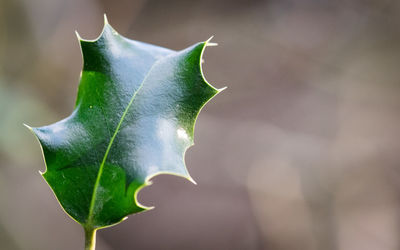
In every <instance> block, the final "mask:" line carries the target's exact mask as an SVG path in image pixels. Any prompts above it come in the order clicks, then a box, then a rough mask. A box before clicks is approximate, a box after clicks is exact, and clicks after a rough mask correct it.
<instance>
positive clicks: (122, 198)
mask: <svg viewBox="0 0 400 250" xmlns="http://www.w3.org/2000/svg"><path fill="white" fill-rule="evenodd" d="M78 37H79V35H78ZM79 40H80V44H81V48H82V54H83V61H84V63H83V70H82V74H81V80H80V84H79V90H78V96H77V100H76V104H75V108H74V111H73V112H72V114H71V115H70V116H69V117H67V118H65V119H63V120H61V121H59V122H57V123H54V124H51V125H49V126H44V127H39V128H32V131H33V132H34V134H35V135H36V137H37V139H38V140H39V142H40V144H41V146H42V150H43V155H44V159H45V163H46V166H47V169H46V172H45V173H43V177H44V179H45V180H46V181H47V183H48V184H49V185H50V187H51V188H52V190H53V191H54V194H55V195H56V197H57V199H58V201H59V202H60V204H61V205H62V207H63V208H64V210H65V211H66V212H67V213H68V214H69V215H70V216H71V217H72V218H73V219H75V220H76V221H77V222H78V223H80V224H81V225H82V226H83V227H84V228H85V229H86V230H87V231H89V232H90V231H91V230H92V231H93V230H95V229H98V228H103V227H107V226H110V225H113V224H116V223H119V222H120V221H122V220H123V219H124V218H125V217H126V216H127V215H129V214H132V213H137V212H140V211H143V210H146V209H149V208H148V207H145V206H143V205H141V204H140V203H139V202H138V200H137V194H138V192H139V190H140V189H141V188H143V187H145V186H147V185H149V184H150V182H149V179H151V178H152V177H153V176H155V175H159V174H173V175H178V176H182V177H184V178H187V179H189V180H191V181H192V179H191V177H190V175H189V173H188V171H187V170H186V167H185V163H184V154H185V151H186V149H187V148H188V147H190V146H191V145H193V130H194V124H195V121H196V118H197V116H198V113H199V112H200V110H201V108H202V107H203V106H204V105H205V104H206V103H207V102H208V101H209V100H210V99H211V98H212V97H213V96H214V95H216V94H217V93H218V92H219V91H221V90H218V89H215V88H214V87H212V86H211V85H210V84H208V83H207V82H206V80H205V79H204V77H203V73H202V69H201V58H202V54H203V51H204V49H205V47H206V46H209V45H213V44H211V43H209V41H206V42H201V43H198V44H195V45H193V46H191V47H189V48H187V49H184V50H181V51H173V50H169V49H166V48H161V47H158V46H154V45H150V44H146V43H142V42H137V41H133V40H129V39H127V38H125V37H123V36H121V35H119V34H118V33H117V32H116V31H115V30H114V29H113V28H112V27H111V26H110V25H109V24H108V23H107V21H106V22H105V25H104V28H103V31H102V33H101V35H100V37H99V38H97V39H96V40H93V41H88V40H82V39H80V38H79Z"/></svg>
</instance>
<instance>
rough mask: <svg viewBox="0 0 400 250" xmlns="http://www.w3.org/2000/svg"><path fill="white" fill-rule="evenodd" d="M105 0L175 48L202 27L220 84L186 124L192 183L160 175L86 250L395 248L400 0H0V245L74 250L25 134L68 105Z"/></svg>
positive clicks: (115, 21) (123, 29) (126, 20)
mask: <svg viewBox="0 0 400 250" xmlns="http://www.w3.org/2000/svg"><path fill="white" fill-rule="evenodd" d="M103 13H107V15H108V19H109V22H110V24H111V25H112V26H113V27H114V28H115V29H116V30H117V31H118V32H119V33H121V34H123V35H125V36H127V37H129V38H131V39H135V40H140V41H144V42H149V43H153V44H157V45H160V46H164V47H169V48H172V49H176V50H179V49H183V48H185V47H187V46H189V45H191V44H194V43H196V42H198V41H204V40H206V39H208V38H209V37H210V36H211V35H215V38H214V39H213V41H215V42H218V43H219V45H220V46H219V47H216V48H215V47H213V48H208V49H207V50H206V53H205V62H206V63H205V64H204V72H205V75H206V77H207V79H208V81H209V82H211V83H213V84H214V85H215V86H216V87H223V86H228V89H227V90H225V91H224V92H223V93H221V94H220V95H219V96H218V97H217V98H215V99H214V100H213V101H212V102H210V103H209V104H208V105H207V106H206V107H205V109H204V110H203V112H202V113H201V115H200V117H199V120H198V124H197V126H196V133H195V134H196V146H195V147H192V148H191V149H190V150H189V152H188V153H187V154H186V163H187V166H188V168H189V171H190V172H191V175H192V176H193V178H194V179H195V180H196V181H197V182H198V185H197V186H195V185H192V184H191V183H189V182H188V181H185V180H184V179H180V178H178V177H174V176H159V177H156V178H155V179H154V185H152V186H151V187H148V188H146V189H144V190H143V191H142V192H141V193H140V200H141V201H142V203H144V204H146V205H155V206H156V209H154V210H152V211H149V212H146V213H142V214H138V215H134V216H130V218H129V219H128V220H127V221H125V222H123V223H121V224H120V225H118V226H115V227H112V228H109V229H105V230H102V231H100V232H99V233H98V250H107V249H108V250H111V249H118V250H125V249H216V250H217V249H268V250H303V249H304V250H309V249H310V250H358V249H360V250H376V249H378V250H395V249H400V237H399V236H400V207H399V206H400V165H399V164H400V151H399V149H400V141H399V139H400V136H399V135H400V133H399V132H400V130H399V122H400V112H399V108H400V82H399V81H400V70H399V65H400V15H399V14H400V2H399V1H396V0H338V1H331V0H269V1H262V0H236V1H233V0H224V1H216V0H214V1H211V0H205V1H190V0H186V1H185V0H173V1H162V0H158V1H157V0H122V1H111V0H84V1H79V0H0V249H2V250H14V249H23V250H25V249H40V250H54V249H57V250H71V249H82V247H83V232H82V230H81V228H80V226H79V225H78V224H77V223H75V222H74V221H72V220H71V219H70V218H69V217H68V216H67V215H66V214H65V213H64V212H63V211H62V209H61V208H60V206H59V205H58V203H57V201H56V199H55V198H54V197H53V194H52V192H51V190H50V188H49V187H48V186H47V184H46V183H45V182H44V181H43V179H42V178H41V177H40V175H39V174H38V170H44V164H43V161H42V158H41V152H40V148H39V145H38V143H37V142H36V141H35V139H34V137H33V135H31V134H30V133H29V131H28V130H27V129H25V128H24V127H23V126H22V123H23V122H25V123H28V124H30V125H33V126H41V125H45V124H49V123H53V122H55V121H57V120H59V119H61V118H64V117H66V116H68V115H69V114H70V112H71V110H72V107H73V104H74V102H75V94H76V89H77V86H78V81H79V73H80V70H81V67H82V60H81V55H80V49H79V45H78V41H77V39H76V37H75V34H74V30H78V31H79V33H80V34H81V36H82V37H84V38H87V39H94V38H95V37H97V36H98V34H99V33H100V31H101V29H102V25H103Z"/></svg>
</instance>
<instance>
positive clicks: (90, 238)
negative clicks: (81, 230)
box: [85, 228, 96, 250]
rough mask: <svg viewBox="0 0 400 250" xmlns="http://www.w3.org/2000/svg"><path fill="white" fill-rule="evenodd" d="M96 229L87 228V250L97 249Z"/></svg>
mask: <svg viewBox="0 0 400 250" xmlns="http://www.w3.org/2000/svg"><path fill="white" fill-rule="evenodd" d="M95 248H96V229H92V228H85V250H95Z"/></svg>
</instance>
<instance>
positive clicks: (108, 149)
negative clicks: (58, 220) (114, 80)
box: [85, 55, 169, 228]
mask: <svg viewBox="0 0 400 250" xmlns="http://www.w3.org/2000/svg"><path fill="white" fill-rule="evenodd" d="M167 56H169V55H167ZM167 56H164V57H161V58H159V59H158V60H156V61H155V62H154V63H153V65H152V66H151V67H150V69H149V71H148V72H147V74H146V75H145V77H144V78H143V80H142V82H141V83H140V85H139V88H138V89H137V90H136V91H135V92H134V93H133V96H132V97H131V99H130V101H129V103H128V105H127V106H126V108H125V110H124V113H123V114H122V116H121V119H120V120H119V123H118V125H117V127H116V129H115V131H114V134H113V136H112V137H111V139H110V142H109V143H108V146H107V149H106V152H105V153H104V157H103V160H102V162H101V164H100V167H99V171H98V173H97V177H96V182H95V184H94V188H93V193H92V199H91V201H90V206H89V214H88V219H87V221H86V223H85V224H86V226H89V227H91V228H93V210H94V206H95V203H96V194H97V189H98V187H99V185H100V179H101V175H102V174H103V169H104V165H105V163H106V160H107V156H108V154H109V152H110V150H111V146H112V144H113V142H114V140H115V137H116V136H117V134H118V132H119V130H120V128H121V125H122V122H123V121H124V119H125V116H126V114H127V113H128V110H129V108H130V107H131V106H132V103H133V101H134V100H135V97H136V95H137V94H138V92H139V91H140V89H141V88H142V87H143V85H144V82H145V81H146V79H147V77H148V76H149V74H150V72H151V71H152V69H153V68H154V65H156V64H157V62H159V61H160V60H161V59H163V58H165V57H167Z"/></svg>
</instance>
